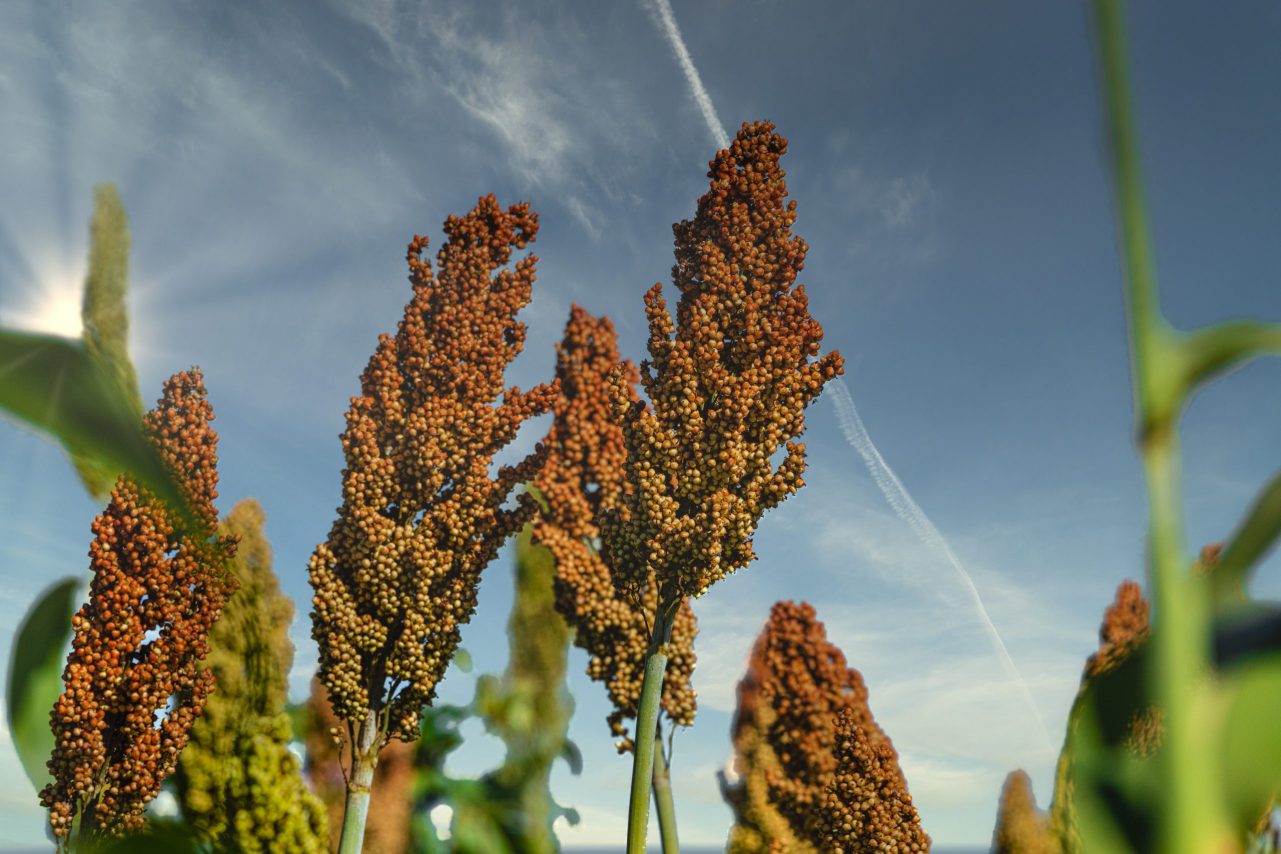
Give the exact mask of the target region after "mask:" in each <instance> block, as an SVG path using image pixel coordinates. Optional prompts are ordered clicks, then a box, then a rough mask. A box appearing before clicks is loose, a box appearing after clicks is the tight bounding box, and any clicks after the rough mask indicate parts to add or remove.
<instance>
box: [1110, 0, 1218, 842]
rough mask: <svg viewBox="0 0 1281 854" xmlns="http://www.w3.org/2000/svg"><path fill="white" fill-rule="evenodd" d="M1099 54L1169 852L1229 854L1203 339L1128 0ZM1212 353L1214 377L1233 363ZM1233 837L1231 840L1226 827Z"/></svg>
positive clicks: (1208, 367) (1162, 832) (1161, 830)
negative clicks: (1173, 250)
mask: <svg viewBox="0 0 1281 854" xmlns="http://www.w3.org/2000/svg"><path fill="white" fill-rule="evenodd" d="M1095 7H1096V17H1097V23H1098V34H1099V52H1100V58H1101V60H1102V64H1103V80H1104V87H1103V88H1104V96H1105V103H1106V108H1107V126H1108V132H1109V143H1110V149H1111V155H1112V169H1113V179H1114V184H1115V187H1116V192H1117V206H1118V209H1119V211H1120V219H1121V245H1122V250H1123V255H1124V262H1125V273H1126V276H1125V279H1126V282H1125V284H1126V288H1125V294H1126V304H1127V308H1128V313H1129V326H1130V346H1131V354H1132V360H1133V371H1134V387H1135V408H1136V411H1137V417H1138V444H1139V449H1140V453H1141V455H1142V458H1143V467H1144V473H1145V475H1146V478H1147V484H1148V501H1149V507H1150V511H1149V512H1150V518H1149V524H1148V550H1149V555H1148V560H1149V581H1150V589H1151V593H1152V599H1153V604H1154V609H1153V610H1154V616H1153V623H1154V632H1153V637H1152V644H1153V665H1152V669H1151V671H1150V672H1149V674H1148V678H1149V680H1150V681H1151V684H1152V687H1153V689H1154V693H1155V694H1156V699H1157V703H1158V705H1159V707H1160V708H1161V710H1162V713H1163V715H1164V719H1163V724H1164V744H1163V748H1162V750H1161V751H1160V753H1159V754H1158V757H1159V758H1158V760H1157V761H1159V762H1160V763H1162V765H1163V768H1162V771H1161V774H1160V776H1161V779H1162V780H1163V781H1164V783H1163V785H1162V786H1161V787H1160V796H1159V797H1160V802H1159V812H1158V815H1159V821H1158V850H1159V851H1161V852H1164V854H1200V852H1206V851H1218V850H1227V849H1224V848H1223V847H1222V846H1223V844H1224V842H1225V841H1226V842H1228V843H1229V845H1230V842H1231V836H1230V828H1229V826H1228V825H1227V823H1226V821H1225V818H1226V817H1225V816H1223V815H1222V809H1221V805H1220V800H1219V798H1218V791H1217V788H1218V783H1219V782H1220V781H1218V780H1217V779H1216V777H1217V773H1216V772H1218V770H1219V768H1218V764H1217V762H1216V758H1215V756H1214V755H1213V752H1212V751H1211V749H1210V740H1209V739H1208V738H1206V737H1204V736H1203V734H1202V732H1201V730H1202V729H1203V728H1204V725H1205V724H1206V721H1205V720H1204V717H1205V714H1206V710H1205V708H1204V704H1203V696H1202V691H1201V686H1202V684H1203V680H1204V679H1205V677H1206V674H1207V673H1208V671H1209V632H1210V625H1209V612H1208V608H1207V607H1206V602H1205V597H1204V596H1202V595H1201V591H1200V590H1198V589H1197V581H1196V580H1195V579H1194V578H1193V577H1192V575H1191V573H1190V571H1189V561H1188V560H1187V559H1186V556H1185V544H1184V534H1183V506H1182V499H1181V496H1182V490H1181V485H1180V473H1179V472H1180V459H1179V416H1180V414H1181V410H1182V407H1183V404H1184V402H1185V401H1186V396H1187V393H1188V384H1189V380H1191V379H1195V378H1194V377H1192V376H1190V374H1191V372H1190V371H1189V364H1188V363H1189V359H1190V358H1195V357H1196V353H1195V352H1194V351H1193V347H1194V345H1195V343H1196V342H1192V343H1185V336H1182V335H1180V334H1179V333H1177V332H1175V331H1174V330H1173V329H1172V328H1171V327H1170V326H1169V324H1168V323H1167V322H1166V321H1165V319H1164V318H1163V317H1162V315H1161V311H1160V303H1159V299H1158V296H1157V286H1156V273H1155V264H1154V263H1153V260H1152V249H1151V240H1150V237H1149V233H1148V224H1147V214H1146V211H1145V208H1144V202H1143V190H1142V180H1141V174H1140V170H1139V150H1138V142H1137V133H1136V129H1135V123H1134V109H1133V106H1132V105H1131V103H1130V87H1129V81H1128V79H1127V63H1126V55H1125V29H1124V12H1123V9H1122V4H1121V2H1120V0H1098V2H1096V4H1095ZM1229 356H1231V354H1230V353H1229V354H1227V355H1226V356H1225V355H1224V354H1221V353H1217V352H1216V353H1212V354H1210V356H1209V357H1205V358H1203V359H1202V361H1203V362H1204V363H1205V364H1203V365H1201V366H1200V367H1199V368H1198V370H1199V371H1200V372H1202V373H1209V372H1210V371H1212V370H1214V369H1217V368H1218V367H1219V366H1220V365H1221V364H1226V363H1227V362H1229V361H1230V359H1229V358H1228V357H1229ZM1225 830H1228V831H1229V835H1228V836H1227V837H1226V840H1225V835H1224V831H1225Z"/></svg>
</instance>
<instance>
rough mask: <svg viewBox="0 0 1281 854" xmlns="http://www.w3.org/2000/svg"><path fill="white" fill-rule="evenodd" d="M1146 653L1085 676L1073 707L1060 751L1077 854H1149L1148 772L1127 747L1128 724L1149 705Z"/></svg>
mask: <svg viewBox="0 0 1281 854" xmlns="http://www.w3.org/2000/svg"><path fill="white" fill-rule="evenodd" d="M1149 649H1151V646H1150V639H1149V642H1148V643H1145V644H1144V645H1142V646H1140V647H1139V648H1138V649H1136V650H1135V651H1134V652H1133V653H1131V654H1130V655H1129V656H1127V657H1126V658H1125V660H1123V661H1122V662H1121V663H1120V664H1118V665H1117V666H1116V667H1114V668H1113V669H1112V670H1110V671H1108V672H1107V673H1104V674H1102V675H1099V676H1093V677H1091V678H1089V679H1088V680H1087V681H1086V683H1085V685H1084V686H1083V688H1082V690H1081V694H1080V696H1079V697H1078V698H1077V701H1076V702H1075V703H1074V704H1073V706H1072V712H1071V714H1070V716H1069V721H1068V742H1067V744H1066V745H1065V746H1064V750H1065V751H1066V752H1067V755H1068V770H1067V783H1068V793H1069V795H1068V796H1069V797H1070V798H1071V804H1070V808H1069V814H1070V815H1071V816H1072V818H1073V820H1074V822H1075V825H1076V832H1077V834H1078V836H1079V843H1080V847H1079V849H1078V850H1080V851H1083V852H1095V851H1098V852H1112V851H1148V850H1152V847H1151V846H1152V844H1153V837H1152V834H1153V831H1154V828H1153V826H1152V821H1151V820H1152V804H1153V800H1152V798H1153V796H1154V794H1155V791H1156V789H1157V786H1158V784H1157V781H1156V778H1155V768H1154V765H1153V763H1152V762H1151V761H1145V760H1143V759H1141V758H1140V757H1139V756H1138V755H1137V753H1136V752H1135V750H1134V749H1133V746H1132V744H1131V738H1132V724H1133V722H1134V721H1135V720H1136V719H1137V718H1138V717H1139V716H1140V715H1143V714H1145V713H1147V712H1148V710H1149V709H1150V708H1151V707H1152V700H1151V697H1150V695H1149V693H1148V691H1147V689H1146V684H1147V681H1146V678H1145V670H1146V666H1147V662H1148V658H1149V654H1148V650H1149ZM1057 796H1058V795H1057V794H1056V797H1057Z"/></svg>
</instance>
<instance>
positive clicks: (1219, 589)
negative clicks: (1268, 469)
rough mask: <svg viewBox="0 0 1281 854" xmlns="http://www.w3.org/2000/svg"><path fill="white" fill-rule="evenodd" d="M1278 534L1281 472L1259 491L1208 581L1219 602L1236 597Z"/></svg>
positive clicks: (1280, 531) (1280, 524) (1280, 516)
mask: <svg viewBox="0 0 1281 854" xmlns="http://www.w3.org/2000/svg"><path fill="white" fill-rule="evenodd" d="M1278 534H1281V473H1277V474H1275V475H1273V476H1272V480H1271V481H1269V482H1268V485H1267V486H1265V487H1264V488H1263V491H1262V492H1260V493H1259V496H1258V497H1257V498H1256V499H1255V500H1254V506H1253V507H1251V508H1250V513H1249V515H1247V516H1246V517H1245V520H1244V521H1243V522H1242V523H1241V525H1240V527H1238V528H1237V530H1236V532H1235V533H1233V534H1232V539H1231V540H1229V541H1228V544H1227V546H1226V547H1225V548H1224V549H1223V555H1222V556H1221V557H1220V558H1219V563H1218V566H1216V567H1215V568H1214V572H1213V573H1212V574H1211V576H1210V578H1211V581H1212V583H1213V584H1214V588H1215V596H1216V598H1217V599H1219V600H1220V601H1223V600H1228V599H1231V598H1234V597H1240V596H1241V595H1243V593H1244V590H1245V585H1246V582H1247V581H1249V575H1250V571H1251V570H1252V569H1253V568H1254V567H1255V565H1257V563H1258V562H1259V560H1260V559H1261V558H1262V557H1263V556H1264V555H1265V554H1266V553H1267V552H1268V550H1269V549H1271V548H1272V546H1273V545H1275V543H1276V541H1277V535H1278Z"/></svg>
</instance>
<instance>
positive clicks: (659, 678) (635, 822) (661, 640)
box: [627, 596, 680, 854]
mask: <svg viewBox="0 0 1281 854" xmlns="http://www.w3.org/2000/svg"><path fill="white" fill-rule="evenodd" d="M660 602H661V604H660V605H659V606H658V609H657V611H656V612H655V614H654V634H653V636H652V637H651V638H650V641H649V649H648V650H647V651H646V653H645V678H644V681H643V682H642V683H641V696H640V704H639V706H638V708H637V713H636V752H635V754H634V755H633V761H632V792H631V801H630V803H629V804H628V807H627V854H644V851H645V833H646V831H647V830H648V826H649V788H650V785H651V784H652V777H653V772H654V746H655V741H656V740H655V738H654V736H655V735H656V734H657V732H658V707H659V700H660V698H661V697H662V695H663V674H664V673H665V672H666V670H667V645H668V643H670V642H671V639H672V623H673V622H674V621H675V619H676V609H677V608H678V607H679V605H680V599H675V600H673V599H672V598H671V597H668V596H663V597H661V599H660Z"/></svg>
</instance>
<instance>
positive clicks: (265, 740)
mask: <svg viewBox="0 0 1281 854" xmlns="http://www.w3.org/2000/svg"><path fill="white" fill-rule="evenodd" d="M265 521H266V517H265V516H264V514H263V511H262V507H261V506H260V505H259V504H258V502H257V501H254V500H252V499H249V500H245V501H241V502H240V503H239V504H237V505H236V506H235V507H234V508H233V509H232V511H231V513H229V514H228V515H227V517H226V519H224V520H223V523H222V526H221V529H220V530H221V532H222V533H223V534H224V535H225V536H228V537H232V538H234V539H235V540H236V541H237V543H238V546H237V549H236V557H235V559H234V560H233V561H232V562H231V573H232V575H233V576H234V577H235V578H236V580H237V581H238V582H239V585H240V586H239V589H238V590H237V591H236V595H235V596H233V597H231V600H230V601H229V602H228V603H227V606H226V607H225V608H224V609H223V612H222V617H221V618H220V619H219V620H218V622H217V623H216V624H215V625H214V627H213V629H212V630H211V631H210V632H209V647H210V650H209V655H208V657H207V659H206V662H207V664H208V665H209V668H210V669H211V670H213V673H214V676H215V678H216V679H217V682H218V690H217V692H215V693H214V695H213V696H211V697H210V698H209V701H208V702H207V703H206V704H205V710H204V714H202V715H201V716H200V718H199V719H198V720H197V721H196V722H195V724H193V725H192V727H191V739H190V741H189V742H188V743H187V747H186V749H185V750H183V752H182V754H181V756H179V759H178V769H177V773H176V774H175V775H174V782H175V784H176V790H177V794H178V802H179V804H180V806H181V807H182V815H183V818H184V820H185V821H186V822H187V823H188V824H189V825H190V826H191V827H192V828H193V829H194V830H195V832H196V834H197V835H198V836H199V838H201V839H204V840H208V841H209V842H211V843H213V844H214V845H215V846H216V847H217V848H218V850H227V851H238V852H243V854H254V852H273V851H290V852H297V854H320V852H328V851H329V831H328V827H327V826H326V822H325V808H324V805H323V804H322V803H321V801H320V799H319V798H317V797H316V796H315V795H313V794H312V793H311V792H310V791H308V789H307V786H306V784H305V783H304V782H303V779H302V766H301V763H300V762H299V761H298V758H297V757H295V756H294V754H293V753H292V752H291V751H290V750H289V741H290V739H291V737H292V728H291V725H290V721H289V715H288V713H287V712H286V711H285V704H286V702H287V701H288V692H289V668H290V666H291V665H292V663H293V658H294V647H293V643H292V641H290V640H289V624H290V623H291V622H292V621H293V616H294V607H293V603H292V602H290V600H289V598H288V597H287V596H285V595H284V594H283V593H281V592H280V583H279V581H278V580H277V578H276V574H275V573H274V572H273V571H272V568H271V544H270V543H269V542H268V541H267V538H266V535H265V533H264V532H263V525H264V523H265Z"/></svg>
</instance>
